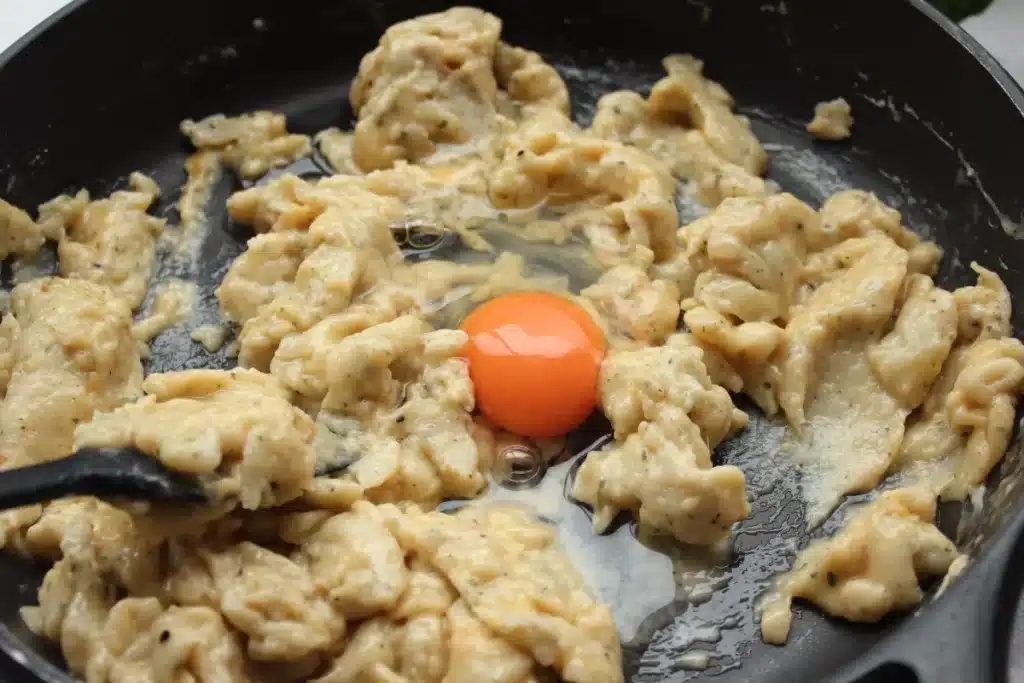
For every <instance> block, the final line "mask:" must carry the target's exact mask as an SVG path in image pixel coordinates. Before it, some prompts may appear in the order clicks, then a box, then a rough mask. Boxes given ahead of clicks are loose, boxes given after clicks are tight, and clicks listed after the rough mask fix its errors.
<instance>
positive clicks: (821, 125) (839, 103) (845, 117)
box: [807, 97, 853, 140]
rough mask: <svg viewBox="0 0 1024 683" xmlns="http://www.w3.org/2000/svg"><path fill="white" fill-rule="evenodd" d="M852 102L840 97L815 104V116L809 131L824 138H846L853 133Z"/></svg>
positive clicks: (808, 125) (809, 125)
mask: <svg viewBox="0 0 1024 683" xmlns="http://www.w3.org/2000/svg"><path fill="white" fill-rule="evenodd" d="M851 111H852V110H851V109H850V103H849V102H847V101H846V99H844V98H842V97H839V98H836V99H834V100H829V101H827V102H818V104H816V105H814V118H813V119H812V120H811V122H810V123H808V124H807V132H808V133H811V134H813V135H815V136H817V137H819V138H821V139H822V140H845V139H846V138H848V137H850V136H851V135H853V131H852V130H851V129H852V128H853V114H852V113H851Z"/></svg>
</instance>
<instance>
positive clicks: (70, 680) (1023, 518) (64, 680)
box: [0, 0, 1024, 683]
mask: <svg viewBox="0 0 1024 683" xmlns="http://www.w3.org/2000/svg"><path fill="white" fill-rule="evenodd" d="M91 1H93V0H70V1H69V2H68V3H67V4H66V5H64V6H63V7H61V8H60V9H58V10H56V11H54V12H53V13H51V14H50V15H49V16H47V17H46V18H44V19H43V20H42V21H40V22H39V23H37V24H36V25H35V26H33V27H32V28H31V29H30V30H28V31H27V32H25V33H24V34H22V35H21V36H20V37H18V38H17V39H16V40H15V41H14V42H13V43H11V44H10V45H9V46H8V47H7V48H6V49H4V50H2V51H0V71H2V70H3V69H6V68H8V67H9V66H10V65H11V64H12V63H14V62H15V60H16V59H17V58H18V57H19V56H20V55H21V54H22V53H23V52H25V51H26V50H27V48H28V47H29V46H30V45H32V44H33V43H35V42H36V41H38V40H39V39H40V38H41V37H43V36H44V34H46V33H47V32H48V31H50V30H52V29H53V28H54V27H55V26H57V25H58V24H59V23H60V22H62V21H64V20H66V19H68V18H69V17H70V16H71V15H72V14H74V13H75V12H77V11H79V10H81V9H82V8H83V7H84V6H85V5H86V4H88V3H90V2H91ZM904 1H905V2H907V3H908V4H909V5H910V6H911V7H912V8H913V9H915V10H916V11H918V12H919V13H921V14H922V15H924V17H925V18H926V19H928V20H930V21H931V22H932V23H933V24H935V25H936V26H938V28H940V29H942V31H943V32H944V33H946V35H948V36H949V37H950V38H951V39H952V40H954V41H955V42H956V43H957V44H958V45H959V46H960V47H961V48H962V49H964V50H966V51H967V52H968V54H970V55H971V57H973V58H974V60H975V61H976V62H978V64H980V65H981V67H982V68H983V69H984V70H985V71H986V72H987V73H988V74H989V76H991V77H992V78H993V79H994V80H995V82H996V83H997V84H998V85H999V87H1000V89H1001V90H1002V91H1003V93H1004V94H1005V95H1006V97H1007V98H1008V99H1009V101H1010V102H1011V103H1012V105H1013V106H1014V108H1015V109H1016V110H1017V112H1018V114H1019V115H1020V116H1021V117H1022V118H1024V83H1020V82H1018V81H1017V80H1016V79H1015V78H1014V77H1013V76H1012V75H1011V74H1010V73H1009V72H1008V71H1007V70H1006V68H1005V67H1004V66H1003V65H1002V64H1001V63H1000V62H999V60H997V59H996V58H995V56H994V55H993V54H992V53H991V52H990V51H989V50H988V49H987V48H985V47H984V46H983V45H982V44H981V43H980V42H978V40H977V39H976V38H974V37H973V36H972V35H971V34H970V33H968V32H967V31H966V30H965V29H964V28H962V27H961V26H960V25H959V24H957V23H955V22H953V21H952V20H950V19H949V18H948V17H946V16H945V15H944V14H942V13H941V12H940V11H939V10H938V9H936V8H935V7H934V6H932V5H931V4H930V3H929V2H928V0H904ZM455 4H458V3H455ZM470 4H471V3H470ZM1018 438H1024V434H1022V435H1021V436H1019V437H1018ZM1021 532H1024V504H1021V505H1019V506H1017V507H1016V509H1015V510H1014V511H1013V512H1012V514H1010V515H1009V516H1008V518H1007V519H1006V520H1004V521H1003V523H1002V524H1001V525H1000V528H999V529H998V530H997V531H996V532H995V533H994V534H993V536H992V538H991V539H990V540H989V542H988V546H989V547H988V548H987V549H986V552H984V553H982V554H981V555H980V556H979V558H978V561H977V562H972V563H970V565H969V566H968V567H967V568H966V570H965V572H964V577H966V576H967V575H968V574H970V573H972V572H974V571H984V569H988V570H996V571H997V572H998V573H997V576H996V577H995V578H996V580H997V581H998V582H999V584H1000V585H1005V584H1006V583H1007V579H1008V577H1007V576H1006V575H1005V574H1006V573H1007V567H1005V566H1000V563H1001V562H1002V558H998V557H997V556H996V554H995V553H994V552H993V551H1002V552H1005V553H1012V551H1013V546H1014V545H1015V543H1016V542H1017V540H1018V539H1016V538H1013V537H1015V536H1019V535H1020V534H1021ZM964 577H961V579H960V580H957V581H954V582H953V583H952V584H951V585H950V587H949V590H948V591H946V596H949V597H952V596H954V595H956V594H957V593H959V592H960V590H958V589H965V586H964V585H963V584H965V583H966V582H965V581H963V578H964ZM1016 583H1017V584H1018V586H1017V587H1016V588H1015V592H1014V610H1016V609H1017V606H1018V605H1019V603H1020V601H1021V591H1020V588H1021V587H1022V586H1021V584H1024V578H1022V579H1020V580H1018V581H1017V582H1016ZM946 596H943V597H946ZM937 602H938V601H937V600H932V601H930V602H928V603H925V604H922V605H920V606H918V608H916V609H915V610H914V611H913V612H911V613H910V614H908V617H909V616H917V615H918V614H921V615H922V616H925V615H928V616H930V615H934V614H936V613H937V612H940V611H941V610H942V608H941V607H936V603H937ZM944 602H946V604H947V605H949V604H952V603H953V602H955V601H954V600H952V599H950V600H945V601H944ZM926 618H927V616H926ZM909 622H910V619H904V620H901V622H900V623H899V624H898V625H896V627H895V628H893V629H892V630H890V631H889V632H888V633H886V634H885V635H884V636H882V637H881V638H880V639H879V641H878V642H877V643H875V644H873V645H872V646H870V647H868V648H867V649H865V650H864V651H863V652H862V653H861V654H860V655H859V656H858V657H857V658H856V659H855V660H854V661H852V662H850V663H848V664H847V665H845V666H841V667H838V668H837V669H835V670H834V671H833V672H832V673H831V674H830V676H829V680H845V676H844V673H849V672H852V671H854V670H856V669H857V665H858V663H859V662H861V661H862V660H867V659H870V655H873V654H877V653H880V652H884V650H885V648H886V647H887V646H888V645H889V644H890V643H891V642H892V641H893V640H894V639H895V638H896V637H897V635H898V634H900V633H902V632H903V631H904V630H905V629H906V627H907V626H908V625H909ZM1012 627H1013V623H1012V622H1011V632H1010V633H1007V634H1006V638H1007V639H1008V638H1009V637H1010V636H1011V635H1012ZM992 646H993V651H997V647H998V646H997V644H995V643H993V644H992ZM1004 649H1005V648H1004ZM0 653H2V656H5V657H7V658H8V659H10V660H11V662H12V663H13V664H16V665H17V666H18V667H20V668H21V669H22V670H23V671H25V672H27V673H29V674H30V675H32V676H35V677H36V678H37V679H39V680H40V681H41V682H42V683H75V681H76V679H75V678H74V676H73V675H72V674H70V673H69V672H68V671H67V670H66V669H64V668H61V667H59V666H57V665H55V664H54V663H52V662H51V661H49V660H48V659H47V658H46V657H44V656H43V655H42V654H40V653H39V652H38V651H37V650H35V649H32V648H30V647H28V646H27V645H26V643H25V642H24V641H23V640H22V639H21V638H19V637H18V636H17V635H16V634H15V633H14V631H13V630H12V629H11V628H10V627H8V626H7V625H5V624H2V623H0ZM876 663H877V664H882V663H883V662H881V661H878V662H876ZM1002 664H1005V662H1004V663H1002ZM865 673H866V672H865Z"/></svg>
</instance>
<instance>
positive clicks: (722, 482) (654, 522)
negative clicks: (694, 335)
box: [573, 336, 750, 545]
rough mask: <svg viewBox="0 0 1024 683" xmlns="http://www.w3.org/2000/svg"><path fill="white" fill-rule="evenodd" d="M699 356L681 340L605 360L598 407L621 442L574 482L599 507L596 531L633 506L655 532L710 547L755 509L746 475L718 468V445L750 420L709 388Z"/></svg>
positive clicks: (594, 457)
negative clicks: (715, 464)
mask: <svg viewBox="0 0 1024 683" xmlns="http://www.w3.org/2000/svg"><path fill="white" fill-rule="evenodd" d="M702 356H703V354H702V352H701V350H700V349H699V348H698V347H696V346H695V345H693V344H691V343H690V341H689V339H688V338H687V337H682V336H680V337H674V338H671V339H669V341H668V342H667V343H666V344H665V346H662V347H658V348H646V349H642V350H638V351H620V352H617V353H612V354H611V355H610V356H609V357H608V358H607V359H606V360H605V362H604V364H603V365H602V366H601V385H600V401H601V407H602V409H603V410H604V412H605V415H607V416H608V419H609V420H610V421H611V423H612V426H613V427H614V428H615V444H614V445H612V446H609V447H608V448H606V449H604V450H601V451H598V452H596V453H591V454H590V455H589V456H588V457H587V459H586V461H584V463H583V465H582V466H581V467H580V469H579V472H578V473H577V475H576V481H575V484H574V487H573V497H575V498H576V499H577V500H580V501H582V502H585V503H587V504H589V505H591V506H592V507H593V508H594V529H595V531H603V530H604V529H605V528H607V527H608V525H609V524H611V522H612V520H613V519H614V518H615V516H616V515H617V514H618V512H619V511H620V510H624V509H625V510H635V511H636V512H637V518H638V520H639V521H640V523H641V524H644V525H646V526H647V527H649V528H650V529H651V530H652V531H655V532H658V533H663V534H670V535H672V536H673V537H675V538H676V539H678V540H680V541H682V542H684V543H694V544H700V545H708V544H711V543H714V542H716V541H718V540H720V539H722V538H724V537H725V536H727V535H728V534H729V531H730V529H731V528H732V525H733V524H734V523H735V522H738V521H741V520H743V519H746V518H747V515H749V514H750V506H749V504H748V503H747V497H746V493H745V491H744V478H743V473H742V472H740V470H739V469H737V468H735V467H732V466H720V467H713V466H712V464H711V449H713V448H714V447H715V446H716V445H718V444H719V443H720V442H721V441H722V440H723V439H725V438H727V437H728V436H730V435H732V434H733V433H734V432H735V431H737V430H738V429H740V428H741V427H743V426H744V425H746V423H747V416H746V414H745V413H743V412H742V411H741V410H738V409H737V408H736V407H735V406H734V405H733V403H732V400H731V399H730V398H729V394H728V393H727V392H726V391H725V389H723V388H722V387H720V386H716V385H714V384H712V382H711V379H710V377H709V376H708V373H707V370H706V368H705V366H704V363H703V360H702Z"/></svg>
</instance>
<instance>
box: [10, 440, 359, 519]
mask: <svg viewBox="0 0 1024 683" xmlns="http://www.w3.org/2000/svg"><path fill="white" fill-rule="evenodd" d="M336 460H337V461H336V462H332V463H329V464H326V465H321V466H319V467H318V468H317V470H316V472H315V474H316V476H318V477H322V476H328V475H331V474H334V473H336V472H340V471H342V470H344V469H346V468H347V467H348V466H349V465H351V464H352V463H353V462H355V460H356V458H355V457H348V458H338V459H336ZM67 496H96V497H97V498H121V499H127V500H146V501H154V502H177V503H203V502H206V501H207V496H206V493H205V492H204V491H203V489H202V487H201V486H200V485H199V483H198V482H197V481H196V480H195V479H194V478H193V477H189V476H186V475H184V474H181V473H179V472H174V471H172V470H169V469H167V467H165V466H164V465H163V464H162V463H161V462H160V461H159V460H157V459H156V458H154V457H152V456H150V455H147V454H146V453H144V452H142V451H140V450H139V449H137V448H134V447H125V448H82V449H79V450H78V451H76V452H75V453H73V454H72V455H71V456H69V457H67V458H61V459H60V460H54V461H51V462H45V463H41V464H39V465H30V466H28V467H20V468H17V469H12V470H6V471H3V472H0V510H8V509H11V508H16V507H22V506H24V505H32V504H33V503H45V502H48V501H51V500H56V499H58V498H64V497H67Z"/></svg>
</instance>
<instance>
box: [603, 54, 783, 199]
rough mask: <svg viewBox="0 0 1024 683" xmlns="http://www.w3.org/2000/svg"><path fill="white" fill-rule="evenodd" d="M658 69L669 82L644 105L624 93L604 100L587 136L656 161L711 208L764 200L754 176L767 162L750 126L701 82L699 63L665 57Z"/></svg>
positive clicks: (716, 89)
mask: <svg viewBox="0 0 1024 683" xmlns="http://www.w3.org/2000/svg"><path fill="white" fill-rule="evenodd" d="M663 64H664V67H665V71H667V72H668V76H666V77H665V78H663V79H661V80H660V81H658V82H657V83H655V84H654V87H653V88H651V94H650V96H649V97H648V98H647V99H646V100H644V99H643V97H642V96H641V95H639V94H638V93H635V92H632V91H628V90H624V91H620V92H614V93H610V94H608V95H605V96H604V97H602V98H601V100H600V101H599V102H598V103H597V113H596V114H595V115H594V122H593V125H592V126H591V130H593V132H594V133H595V134H596V135H598V136H600V137H603V138H607V139H610V140H618V141H620V142H623V143H626V144H629V145H634V146H636V147H639V148H640V149H642V150H644V151H646V152H648V153H649V154H651V155H652V156H654V157H656V158H658V159H659V160H661V161H662V162H664V163H665V164H666V165H668V166H669V168H670V169H671V170H672V173H673V174H675V176H676V177H677V178H679V179H680V180H685V181H690V182H692V183H693V184H694V185H695V186H696V189H697V194H698V196H699V197H700V198H701V200H702V201H703V202H704V203H705V204H708V205H710V206H716V205H718V204H719V203H720V202H722V201H723V200H724V199H726V198H728V197H749V196H755V197H756V196H762V195H764V194H767V187H766V185H765V182H764V181H763V180H762V179H761V178H760V176H761V175H763V174H764V172H765V170H766V169H767V163H768V155H767V154H766V153H765V151H764V148H763V147H761V143H760V142H758V140H757V138H756V137H754V134H753V133H752V132H751V130H750V123H749V122H748V121H747V120H746V119H745V118H744V117H742V116H737V115H736V114H735V113H733V111H732V106H733V100H732V97H731V96H730V95H729V93H728V92H726V90H725V88H723V87H722V86H721V85H719V84H718V83H715V82H714V81H712V80H709V79H707V78H705V77H704V75H703V70H704V64H703V62H701V61H700V60H699V59H696V58H694V57H692V56H691V55H670V56H669V57H666V58H665V60H664V61H663Z"/></svg>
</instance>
